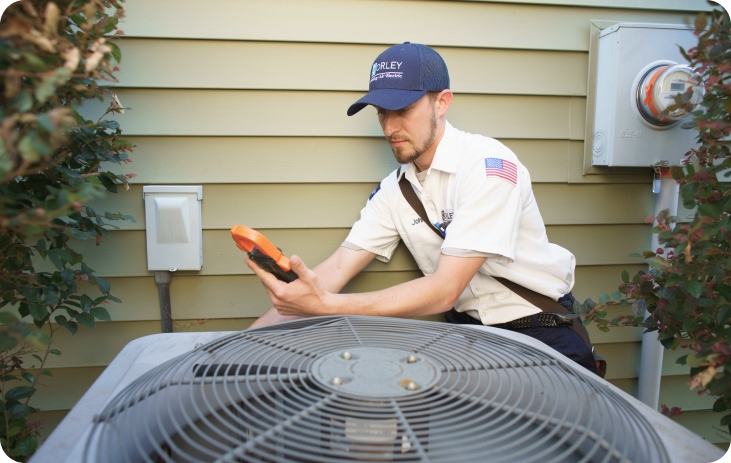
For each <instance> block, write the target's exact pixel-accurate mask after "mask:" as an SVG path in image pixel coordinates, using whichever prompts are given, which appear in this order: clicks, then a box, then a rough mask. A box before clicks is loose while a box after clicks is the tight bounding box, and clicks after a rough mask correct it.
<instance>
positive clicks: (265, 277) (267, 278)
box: [244, 257, 279, 286]
mask: <svg viewBox="0 0 731 463" xmlns="http://www.w3.org/2000/svg"><path fill="white" fill-rule="evenodd" d="M244 262H246V265H248V266H249V268H250V269H251V270H252V271H253V272H254V273H255V274H256V276H258V277H259V278H260V279H261V281H262V282H263V283H264V286H269V285H271V284H272V283H273V282H274V281H279V280H277V277H275V276H274V275H272V274H271V273H269V272H267V271H266V270H264V269H263V268H261V267H259V264H257V263H256V262H254V261H253V260H251V259H249V258H248V257H247V258H245V259H244Z"/></svg>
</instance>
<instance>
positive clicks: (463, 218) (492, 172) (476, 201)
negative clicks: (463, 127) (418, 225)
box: [443, 144, 530, 263]
mask: <svg viewBox="0 0 731 463" xmlns="http://www.w3.org/2000/svg"><path fill="white" fill-rule="evenodd" d="M490 148H491V149H489V150H488V149H486V150H484V153H481V154H480V155H475V156H471V157H470V158H469V159H468V161H467V162H466V163H465V165H463V166H462V168H461V169H460V170H459V171H458V173H457V177H456V179H455V180H456V184H455V193H454V194H455V196H454V198H455V200H454V204H455V211H454V217H453V220H452V222H451V223H450V224H449V227H448V228H447V232H446V237H445V240H444V245H443V248H456V249H464V250H469V251H476V252H480V253H485V254H492V255H496V256H495V257H496V258H497V260H498V261H501V262H504V263H510V262H513V261H514V260H515V253H516V245H517V240H518V229H519V227H520V219H521V211H522V203H523V200H522V197H523V195H522V190H523V188H525V187H526V186H527V187H528V188H530V179H529V178H528V177H527V171H525V170H524V169H523V168H522V166H521V165H520V164H519V162H518V160H517V159H516V158H515V155H513V154H512V152H511V151H510V150H509V149H508V148H507V147H505V146H504V145H501V144H497V146H494V147H493V146H490ZM492 148H494V149H492Z"/></svg>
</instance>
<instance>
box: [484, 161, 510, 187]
mask: <svg viewBox="0 0 731 463" xmlns="http://www.w3.org/2000/svg"><path fill="white" fill-rule="evenodd" d="M485 175H487V176H488V177H500V178H502V179H504V180H507V181H508V182H510V183H512V184H513V185H517V184H518V168H517V167H516V165H515V164H513V163H512V162H510V161H506V160H505V159H500V158H485Z"/></svg>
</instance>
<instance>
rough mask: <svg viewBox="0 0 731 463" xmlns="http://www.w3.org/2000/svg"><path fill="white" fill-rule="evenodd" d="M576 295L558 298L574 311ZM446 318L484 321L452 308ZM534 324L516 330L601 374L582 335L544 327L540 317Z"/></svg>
mask: <svg viewBox="0 0 731 463" xmlns="http://www.w3.org/2000/svg"><path fill="white" fill-rule="evenodd" d="M573 301H574V297H573V296H572V295H571V293H568V294H567V295H565V296H564V297H562V298H561V299H559V300H558V303H559V304H561V305H563V306H564V307H566V308H567V309H568V310H569V311H571V312H573V310H572V308H571V307H572V304H573ZM444 318H445V319H446V321H447V322H449V323H457V324H469V325H482V323H481V322H480V321H479V320H477V319H475V318H472V317H470V316H469V315H467V314H465V313H461V312H457V311H456V310H454V309H452V310H450V311H448V312H446V313H445V314H444ZM531 321H532V322H533V326H532V327H531V328H523V329H517V330H509V331H515V332H516V333H521V334H524V335H526V336H530V337H531V338H535V339H537V340H539V341H541V342H542V343H544V344H546V345H548V346H549V347H551V348H553V349H555V350H557V351H558V352H560V353H562V354H563V355H565V356H566V357H568V358H570V359H571V360H573V361H574V362H576V363H578V364H579V365H581V366H582V367H584V368H586V369H587V370H589V371H591V372H592V373H594V374H597V375H598V374H599V373H598V371H597V368H596V361H595V360H594V354H593V353H592V352H591V347H589V346H587V345H586V343H585V342H584V340H583V339H581V337H580V336H579V335H578V334H576V332H574V331H573V330H572V329H571V328H569V327H568V326H556V327H543V326H539V325H538V317H537V316H533V317H531Z"/></svg>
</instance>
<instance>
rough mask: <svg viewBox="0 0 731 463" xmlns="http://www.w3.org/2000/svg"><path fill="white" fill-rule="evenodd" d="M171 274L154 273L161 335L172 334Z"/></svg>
mask: <svg viewBox="0 0 731 463" xmlns="http://www.w3.org/2000/svg"><path fill="white" fill-rule="evenodd" d="M172 275H173V273H172V272H167V271H157V272H155V283H157V292H158V294H159V296H160V323H161V325H162V332H163V333H172V332H173V314H172V308H171V306H170V280H171V279H172Z"/></svg>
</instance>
